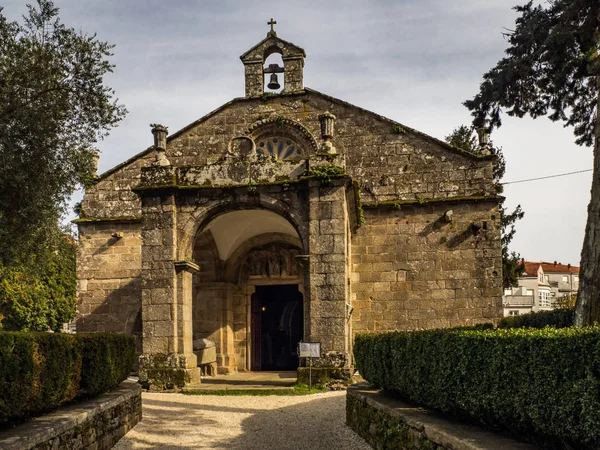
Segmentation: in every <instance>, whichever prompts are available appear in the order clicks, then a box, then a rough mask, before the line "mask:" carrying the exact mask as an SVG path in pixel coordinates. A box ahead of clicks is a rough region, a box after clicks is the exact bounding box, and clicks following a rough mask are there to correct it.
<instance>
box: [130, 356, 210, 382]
mask: <svg viewBox="0 0 600 450" xmlns="http://www.w3.org/2000/svg"><path fill="white" fill-rule="evenodd" d="M196 361H197V360H196V355H194V354H192V355H177V354H171V355H165V354H160V353H154V354H146V355H141V356H140V367H139V378H140V383H141V384H142V386H144V387H145V388H150V389H152V390H165V389H178V388H179V389H180V388H183V387H184V386H186V385H188V384H199V383H200V368H199V367H197V362H196Z"/></svg>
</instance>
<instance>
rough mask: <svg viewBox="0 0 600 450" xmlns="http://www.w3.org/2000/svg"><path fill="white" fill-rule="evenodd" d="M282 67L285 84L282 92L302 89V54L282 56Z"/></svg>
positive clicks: (293, 91)
mask: <svg viewBox="0 0 600 450" xmlns="http://www.w3.org/2000/svg"><path fill="white" fill-rule="evenodd" d="M282 59H283V67H284V69H285V72H284V74H285V78H284V81H285V85H284V87H283V93H285V94H291V93H297V92H302V91H303V90H304V81H303V79H302V78H303V71H304V57H303V56H302V55H290V56H284V57H283V58H282Z"/></svg>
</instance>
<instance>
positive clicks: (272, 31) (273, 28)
mask: <svg viewBox="0 0 600 450" xmlns="http://www.w3.org/2000/svg"><path fill="white" fill-rule="evenodd" d="M267 25H271V30H270V31H269V32H268V33H267V37H269V36H275V37H277V33H276V32H275V25H277V21H276V20H273V18H272V17H271V20H270V21H269V22H267Z"/></svg>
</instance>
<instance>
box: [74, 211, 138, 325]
mask: <svg viewBox="0 0 600 450" xmlns="http://www.w3.org/2000/svg"><path fill="white" fill-rule="evenodd" d="M140 226H141V224H140V223H126V222H97V223H87V224H80V226H79V234H80V238H79V248H78V255H77V262H78V263H77V302H78V304H77V310H78V319H77V331H80V332H120V333H134V332H138V331H141V330H136V329H135V328H136V326H139V323H138V322H139V321H138V322H136V319H137V316H138V314H139V312H140V308H141V285H140V273H141V268H142V264H141V250H142V249H141V237H140V233H141V231H140ZM117 233H120V235H121V236H122V237H115V236H113V235H114V234H117Z"/></svg>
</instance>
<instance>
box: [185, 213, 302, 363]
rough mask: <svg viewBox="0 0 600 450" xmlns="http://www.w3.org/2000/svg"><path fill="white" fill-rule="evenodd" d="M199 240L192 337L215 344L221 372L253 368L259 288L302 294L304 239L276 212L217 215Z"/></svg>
mask: <svg viewBox="0 0 600 450" xmlns="http://www.w3.org/2000/svg"><path fill="white" fill-rule="evenodd" d="M194 242H195V244H194V249H193V259H194V262H195V263H196V264H197V265H198V266H199V268H200V269H199V271H198V273H197V274H195V275H194V281H193V294H192V296H193V300H192V302H193V307H192V317H193V319H192V321H193V326H192V328H193V338H194V340H196V339H208V340H210V341H213V342H214V343H215V346H216V354H217V366H218V371H219V372H221V373H230V372H233V371H245V370H250V369H251V368H252V364H251V358H252V354H253V353H254V354H256V353H258V351H257V350H256V348H253V340H252V337H251V336H252V333H253V329H252V328H253V320H252V295H253V294H254V293H255V292H256V289H257V286H296V287H297V289H298V292H303V290H304V285H305V280H304V271H303V268H302V267H301V265H300V264H299V261H298V259H297V258H296V256H297V255H299V254H302V253H303V250H302V249H303V245H302V241H301V239H300V236H299V235H298V232H297V231H296V229H295V228H294V226H293V225H292V224H291V223H290V222H289V221H288V220H287V219H285V218H284V217H282V216H281V215H279V214H276V213H274V212H273V211H270V210H266V209H244V210H234V211H229V212H224V213H222V214H219V215H217V216H214V218H213V219H212V220H211V221H210V222H208V223H206V224H205V226H204V227H202V228H200V229H199V230H198V232H197V235H196V239H195V241H194ZM260 289H263V288H259V290H260ZM263 290H264V289H263ZM303 306H304V305H303V304H302V305H301V308H300V309H303ZM282 314H283V312H282ZM296 316H297V314H296V315H295V316H294V317H296ZM299 319H300V325H298V324H294V328H295V329H297V328H298V327H300V330H301V332H300V334H301V335H304V316H303V315H302V316H300V318H299ZM254 323H255V324H256V321H254ZM281 331H283V332H285V330H281ZM296 334H298V332H297V331H295V332H294V336H295V335H296Z"/></svg>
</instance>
